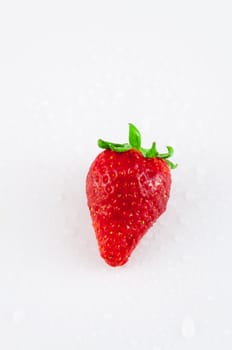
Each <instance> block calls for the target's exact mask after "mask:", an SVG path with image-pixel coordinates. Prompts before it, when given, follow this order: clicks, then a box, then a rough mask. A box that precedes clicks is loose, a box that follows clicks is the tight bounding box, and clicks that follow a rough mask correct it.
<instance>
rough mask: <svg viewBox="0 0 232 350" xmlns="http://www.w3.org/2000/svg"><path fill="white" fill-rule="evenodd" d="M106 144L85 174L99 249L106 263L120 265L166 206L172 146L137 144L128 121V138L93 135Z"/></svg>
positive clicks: (132, 126) (137, 139)
mask: <svg viewBox="0 0 232 350" xmlns="http://www.w3.org/2000/svg"><path fill="white" fill-rule="evenodd" d="M98 145H99V147H101V148H103V149H105V150H104V151H102V152H101V153H100V154H99V155H98V156H97V158H96V159H95V160H94V162H93V163H92V165H91V167H90V169H89V172H88V174H87V178H86V194H87V200H88V207H89V210H90V215H91V218H92V223H93V227H94V230H95V232H96V237H97V241H98V245H99V250H100V254H101V256H102V257H103V259H105V261H106V262H107V263H108V264H109V265H111V266H119V265H123V264H125V263H126V262H127V261H128V258H129V256H130V255H131V252H132V251H133V249H134V248H135V247H136V245H137V243H138V242H139V240H140V239H141V238H142V237H143V235H144V234H145V233H146V232H147V230H148V229H149V228H150V227H151V226H152V225H153V224H154V222H155V221H156V220H157V218H158V217H159V216H160V215H161V214H162V213H163V212H164V211H165V210H166V206H167V202H168V199H169V194H170V186H171V174H170V168H172V169H173V168H175V167H176V165H174V164H173V163H172V162H170V161H169V160H168V158H169V157H170V156H172V154H173V148H172V147H170V146H167V150H168V152H167V153H164V154H159V153H158V152H157V150H156V144H155V143H153V144H152V147H151V148H150V149H144V148H142V147H141V135H140V132H139V131H138V129H137V128H136V127H135V126H134V125H133V124H129V143H125V144H115V143H112V142H107V141H103V140H98Z"/></svg>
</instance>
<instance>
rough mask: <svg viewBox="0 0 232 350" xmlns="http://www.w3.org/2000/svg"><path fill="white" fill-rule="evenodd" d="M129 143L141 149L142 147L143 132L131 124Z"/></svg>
mask: <svg viewBox="0 0 232 350" xmlns="http://www.w3.org/2000/svg"><path fill="white" fill-rule="evenodd" d="M129 143H130V145H131V147H132V148H135V149H137V150H140V148H141V134H140V132H139V130H138V129H137V128H136V127H135V126H134V125H133V124H129Z"/></svg>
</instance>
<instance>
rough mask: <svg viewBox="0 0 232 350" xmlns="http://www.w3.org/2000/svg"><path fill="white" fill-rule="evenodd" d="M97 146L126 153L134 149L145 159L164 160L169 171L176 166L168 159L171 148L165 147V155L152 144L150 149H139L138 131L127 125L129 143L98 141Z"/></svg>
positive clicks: (171, 153) (170, 155) (172, 151)
mask: <svg viewBox="0 0 232 350" xmlns="http://www.w3.org/2000/svg"><path fill="white" fill-rule="evenodd" d="M98 146H99V147H100V148H103V149H111V150H112V151H115V152H126V151H129V150H131V149H136V150H137V151H139V152H141V153H142V154H143V156H144V157H145V158H160V159H164V160H165V161H166V163H167V164H168V166H169V167H170V168H171V169H175V168H176V167H177V164H174V163H172V162H171V161H170V160H169V159H168V158H170V157H172V155H173V153H174V150H173V148H172V147H171V146H167V150H168V152H167V153H159V152H158V151H157V149H156V143H155V142H153V143H152V146H151V148H149V149H145V148H142V147H141V134H140V132H139V130H138V129H137V128H136V127H135V126H134V125H133V124H131V123H129V143H113V142H108V141H103V140H102V139H99V140H98Z"/></svg>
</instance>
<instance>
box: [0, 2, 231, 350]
mask: <svg viewBox="0 0 232 350" xmlns="http://www.w3.org/2000/svg"><path fill="white" fill-rule="evenodd" d="M161 4H162V5H161ZM231 31H232V25H231V11H230V8H229V1H228V2H226V1H192V2H190V1H183V2H181V1H173V2H171V1H170V2H166V1H162V2H161V1H159V2H155V1H153V2H151V3H150V4H149V3H146V2H140V4H139V3H138V2H131V3H128V2H121V3H120V2H109V1H108V2H105V3H100V2H98V1H95V2H93V3H89V2H84V1H83V2H82V3H81V2H78V1H75V2H73V3H70V2H63V3H61V2H55V1H54V2H49V1H46V2H45V1H44V3H43V2H41V1H38V2H35V1H34V2H33V1H31V2H28V3H26V2H22V1H18V2H10V1H4V0H3V2H1V5H0V348H1V349H3V350H9V349H10V350H13V349H17V350H19V349H23V350H37V349H38V350H41V349H49V350H50V349H56V350H60V349H62V350H63V349H65V350H73V349H83V350H85V349H102V350H108V349H111V350H114V349H147V350H150V349H152V350H169V349H170V350H177V349H178V350H182V349H194V350H195V349H211V350H214V349H215V350H216V349H226V350H227V349H231V348H232V316H231V314H232V302H231V294H232V282H231V276H232V254H231V250H232V238H231V231H232V230H231V207H232V199H231V197H232V190H231V177H232V159H231V147H232V142H231V123H230V118H231V112H232V109H231V93H232V89H231V84H232V83H231V82H232V69H231V62H232V54H231ZM128 122H132V123H134V124H135V125H136V126H137V127H138V128H139V129H140V130H141V132H142V135H143V145H144V146H145V147H148V146H150V144H151V142H152V141H154V140H155V141H156V142H157V144H158V149H159V150H160V151H164V150H165V146H166V145H169V144H170V145H172V146H173V147H174V149H175V156H174V158H173V161H176V162H178V164H179V167H178V168H177V169H176V170H174V171H172V175H173V183H172V192H171V198H170V201H169V205H168V209H167V211H166V213H165V214H164V215H163V216H162V217H161V218H160V219H159V221H158V222H157V224H156V225H155V226H154V227H153V228H152V229H151V230H150V231H149V233H148V234H147V235H146V236H145V237H144V239H143V240H142V241H141V243H140V244H139V246H138V247H137V249H136V250H135V251H134V253H133V255H132V257H131V259H130V261H129V263H128V264H127V265H125V266H123V267H120V268H111V267H109V266H108V265H106V264H105V262H104V261H103V260H102V259H101V258H100V256H99V253H98V249H97V244H96V240H95V235H94V232H93V229H92V227H91V221H90V217H89V213H88V209H87V205H86V198H85V176H86V173H87V171H88V168H89V166H90V164H91V162H92V161H93V160H94V158H95V157H96V155H97V154H98V152H99V151H100V150H99V149H98V148H97V145H96V141H97V139H98V138H99V137H101V138H104V139H108V140H112V141H115V142H126V141H127V133H128Z"/></svg>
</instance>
